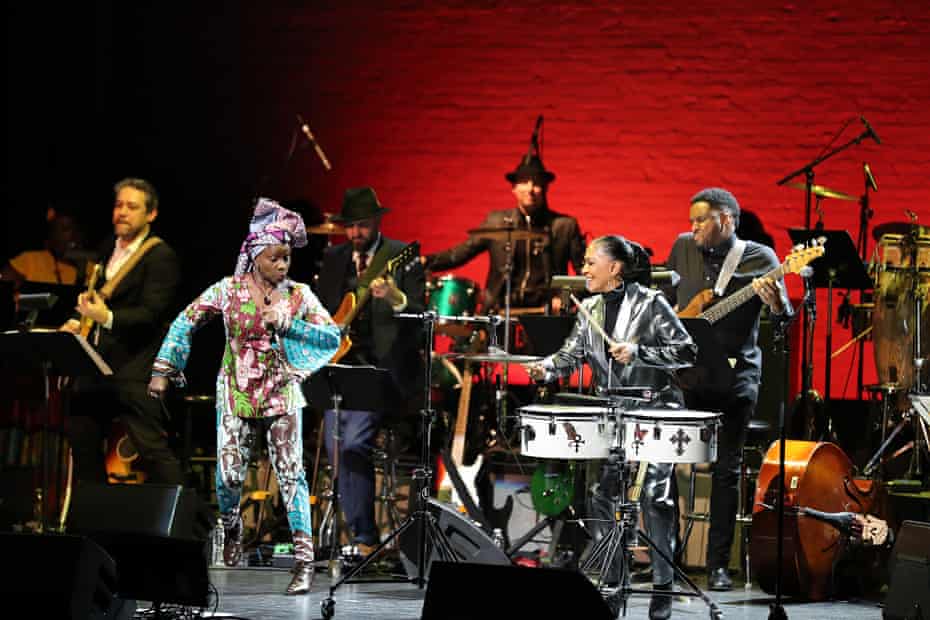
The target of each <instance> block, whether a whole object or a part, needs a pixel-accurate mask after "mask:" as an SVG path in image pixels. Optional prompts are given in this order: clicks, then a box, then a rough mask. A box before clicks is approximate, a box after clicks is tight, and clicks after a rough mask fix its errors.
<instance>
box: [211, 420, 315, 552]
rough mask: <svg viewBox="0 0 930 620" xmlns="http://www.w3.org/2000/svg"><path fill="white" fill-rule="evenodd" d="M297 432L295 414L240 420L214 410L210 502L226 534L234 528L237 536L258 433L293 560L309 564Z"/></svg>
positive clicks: (304, 486) (300, 438)
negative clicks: (287, 527)
mask: <svg viewBox="0 0 930 620" xmlns="http://www.w3.org/2000/svg"><path fill="white" fill-rule="evenodd" d="M302 427H303V422H302V416H301V411H300V410H297V411H291V412H289V413H287V414H285V415H280V416H275V417H271V418H242V417H239V416H236V415H232V414H225V415H224V414H223V413H222V411H220V410H217V425H216V446H217V467H216V499H217V502H218V503H219V506H220V514H221V515H222V518H223V525H224V526H225V528H226V531H227V532H229V531H231V530H232V531H235V530H236V528H237V527H238V528H239V529H240V531H241V522H240V514H239V510H240V499H241V498H242V483H243V481H244V480H245V475H246V470H247V468H248V465H249V457H250V456H251V453H252V449H253V448H254V446H255V445H256V443H257V439H258V436H259V434H260V433H261V432H262V431H264V433H265V441H266V442H267V445H268V458H269V460H270V461H271V466H272V469H273V470H274V473H275V476H276V477H277V479H278V487H279V488H280V489H281V495H282V497H283V498H284V505H285V506H286V507H287V520H288V524H289V525H290V528H291V536H292V537H293V538H294V559H295V560H296V561H302V562H312V561H313V539H312V538H311V535H312V527H311V523H310V492H309V489H308V488H307V476H306V473H305V472H304V462H303V433H302Z"/></svg>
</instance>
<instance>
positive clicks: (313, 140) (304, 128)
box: [297, 114, 333, 170]
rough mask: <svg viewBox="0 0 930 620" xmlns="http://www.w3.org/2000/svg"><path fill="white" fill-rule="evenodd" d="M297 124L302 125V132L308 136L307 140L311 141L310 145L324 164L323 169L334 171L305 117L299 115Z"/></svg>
mask: <svg viewBox="0 0 930 620" xmlns="http://www.w3.org/2000/svg"><path fill="white" fill-rule="evenodd" d="M297 122H298V123H300V131H302V132H303V134H304V135H305V136H307V140H309V141H310V144H312V145H313V150H314V151H316V154H317V156H318V157H319V158H320V161H321V162H323V167H324V168H326V169H327V170H332V169H333V167H332V165H330V163H329V160H328V159H326V155H325V154H324V153H323V149H322V148H321V147H320V145H319V144H317V141H316V138H314V137H313V132H312V131H310V126H309V125H308V124H307V123H306V122H305V121H304V119H303V117H302V116H301V115H300V114H298V115H297Z"/></svg>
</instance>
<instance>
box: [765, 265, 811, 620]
mask: <svg viewBox="0 0 930 620" xmlns="http://www.w3.org/2000/svg"><path fill="white" fill-rule="evenodd" d="M800 275H801V277H802V278H804V301H802V302H801V303H803V304H805V306H807V304H810V306H811V312H812V313H816V304H817V296H816V294H815V291H816V289H815V288H814V284H813V282H812V281H811V280H812V279H813V277H814V270H813V268H812V267H810V266H807V267H803V268H802V269H801V272H800ZM794 316H797V312H795V313H794V314H793V315H792V318H793V317H794ZM791 322H792V319H791V318H784V319H781V320H777V321H776V323H775V331H774V341H773V343H772V345H773V346H774V347H777V346H781V354H782V359H783V360H785V362H784V364H782V397H781V403H779V405H778V500H777V501H778V506H777V507H776V511H777V513H778V516H777V518H778V524H777V526H776V533H777V536H778V541H777V543H776V547H775V566H776V567H777V568H776V570H775V602H774V603H772V605H771V607H770V608H769V620H787V618H788V613H787V612H786V611H785V608H784V607H783V606H782V604H781V582H782V568H783V567H782V562H783V558H784V555H785V443H786V442H787V439H788V438H787V432H786V428H787V403H788V390H789V386H788V382H789V381H790V376H791V364H789V363H788V356H789V354H790V352H791V341H790V339H789V338H788V327H790V325H791Z"/></svg>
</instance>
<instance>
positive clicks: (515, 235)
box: [468, 226, 549, 241]
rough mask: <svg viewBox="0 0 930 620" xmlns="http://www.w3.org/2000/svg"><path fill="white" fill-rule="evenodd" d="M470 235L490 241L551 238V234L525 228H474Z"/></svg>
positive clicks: (469, 232)
mask: <svg viewBox="0 0 930 620" xmlns="http://www.w3.org/2000/svg"><path fill="white" fill-rule="evenodd" d="M468 234H469V235H472V236H473V237H481V238H482V239H490V240H491V241H529V240H534V241H542V240H543V239H545V238H546V237H548V236H549V233H545V232H540V231H536V230H526V229H525V228H508V227H506V226H501V227H499V228H495V227H485V228H472V229H471V230H469V231H468Z"/></svg>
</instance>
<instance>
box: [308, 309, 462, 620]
mask: <svg viewBox="0 0 930 620" xmlns="http://www.w3.org/2000/svg"><path fill="white" fill-rule="evenodd" d="M395 316H396V317H397V318H399V319H413V320H418V321H422V322H423V324H424V325H425V330H424V331H425V332H426V334H425V335H426V342H427V343H429V347H430V350H432V346H433V341H434V338H435V334H436V322H437V320H438V315H437V314H436V313H435V312H433V311H432V310H427V311H426V312H400V313H397V314H396V315H395ZM432 367H433V356H432V355H427V356H426V363H425V364H424V369H423V373H424V377H423V409H421V410H420V437H421V440H420V441H421V443H420V456H419V461H418V464H417V467H416V468H415V469H414V470H413V482H412V485H411V493H413V492H414V490H415V496H416V502H415V506H416V508H415V509H414V510H413V511H412V512H410V514H409V515H408V516H407V518H406V520H405V521H404V522H403V523H401V524H400V526H399V527H398V528H397V529H395V530H394V531H393V532H391V533H390V534H389V535H388V536H387V538H385V539H384V540H383V541H382V542H381V543H380V544H378V545H377V546H376V547H375V548H374V550H373V551H372V552H371V553H370V554H369V555H367V556H366V557H365V558H364V559H363V560H362V561H361V562H359V563H358V564H357V565H355V566H354V567H352V568H351V569H350V570H349V571H348V572H347V573H345V574H344V575H342V577H341V578H340V579H339V580H338V581H336V582H335V583H333V584H331V585H330V587H329V594H328V595H327V596H326V598H324V599H323V600H322V601H320V610H321V612H322V614H323V618H324V620H329V619H330V618H332V617H333V614H334V613H335V607H336V601H335V599H334V598H333V595H334V594H335V592H336V590H337V589H339V588H340V587H341V586H342V584H344V583H347V582H349V580H351V579H352V578H353V577H355V575H357V574H358V573H359V572H361V571H362V570H363V569H364V568H365V567H366V566H368V565H369V564H371V563H372V562H373V561H374V560H375V559H377V558H378V557H379V556H380V555H381V553H382V552H383V550H384V549H386V548H387V547H388V545H390V544H391V543H392V541H393V540H394V539H395V538H397V537H398V536H400V535H401V534H403V532H405V531H406V530H407V529H409V528H411V527H416V528H418V535H417V536H416V540H417V557H418V559H419V561H418V562H417V575H416V576H415V577H409V578H402V579H397V580H392V581H402V582H406V583H414V584H416V586H417V587H418V588H420V589H422V588H423V587H425V586H426V567H427V562H426V559H427V558H428V557H429V555H430V552H429V550H430V549H432V550H433V552H435V553H437V554H438V557H439V558H440V559H441V560H444V561H449V562H456V561H458V560H459V556H458V555H457V554H456V552H455V549H454V547H453V546H452V543H451V542H450V541H449V539H448V537H447V536H446V534H445V533H444V532H443V531H442V530H441V529H440V528H439V524H438V522H437V520H436V519H435V517H433V516H432V514H431V513H430V511H429V502H428V500H429V493H430V489H431V488H432V476H433V471H432V468H431V467H430V458H431V454H432V453H431V448H430V436H431V435H432V426H433V423H434V422H435V420H436V411H435V410H434V409H433V401H432V390H431V388H430V377H431V376H432ZM454 475H457V472H456V473H455V474H454Z"/></svg>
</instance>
